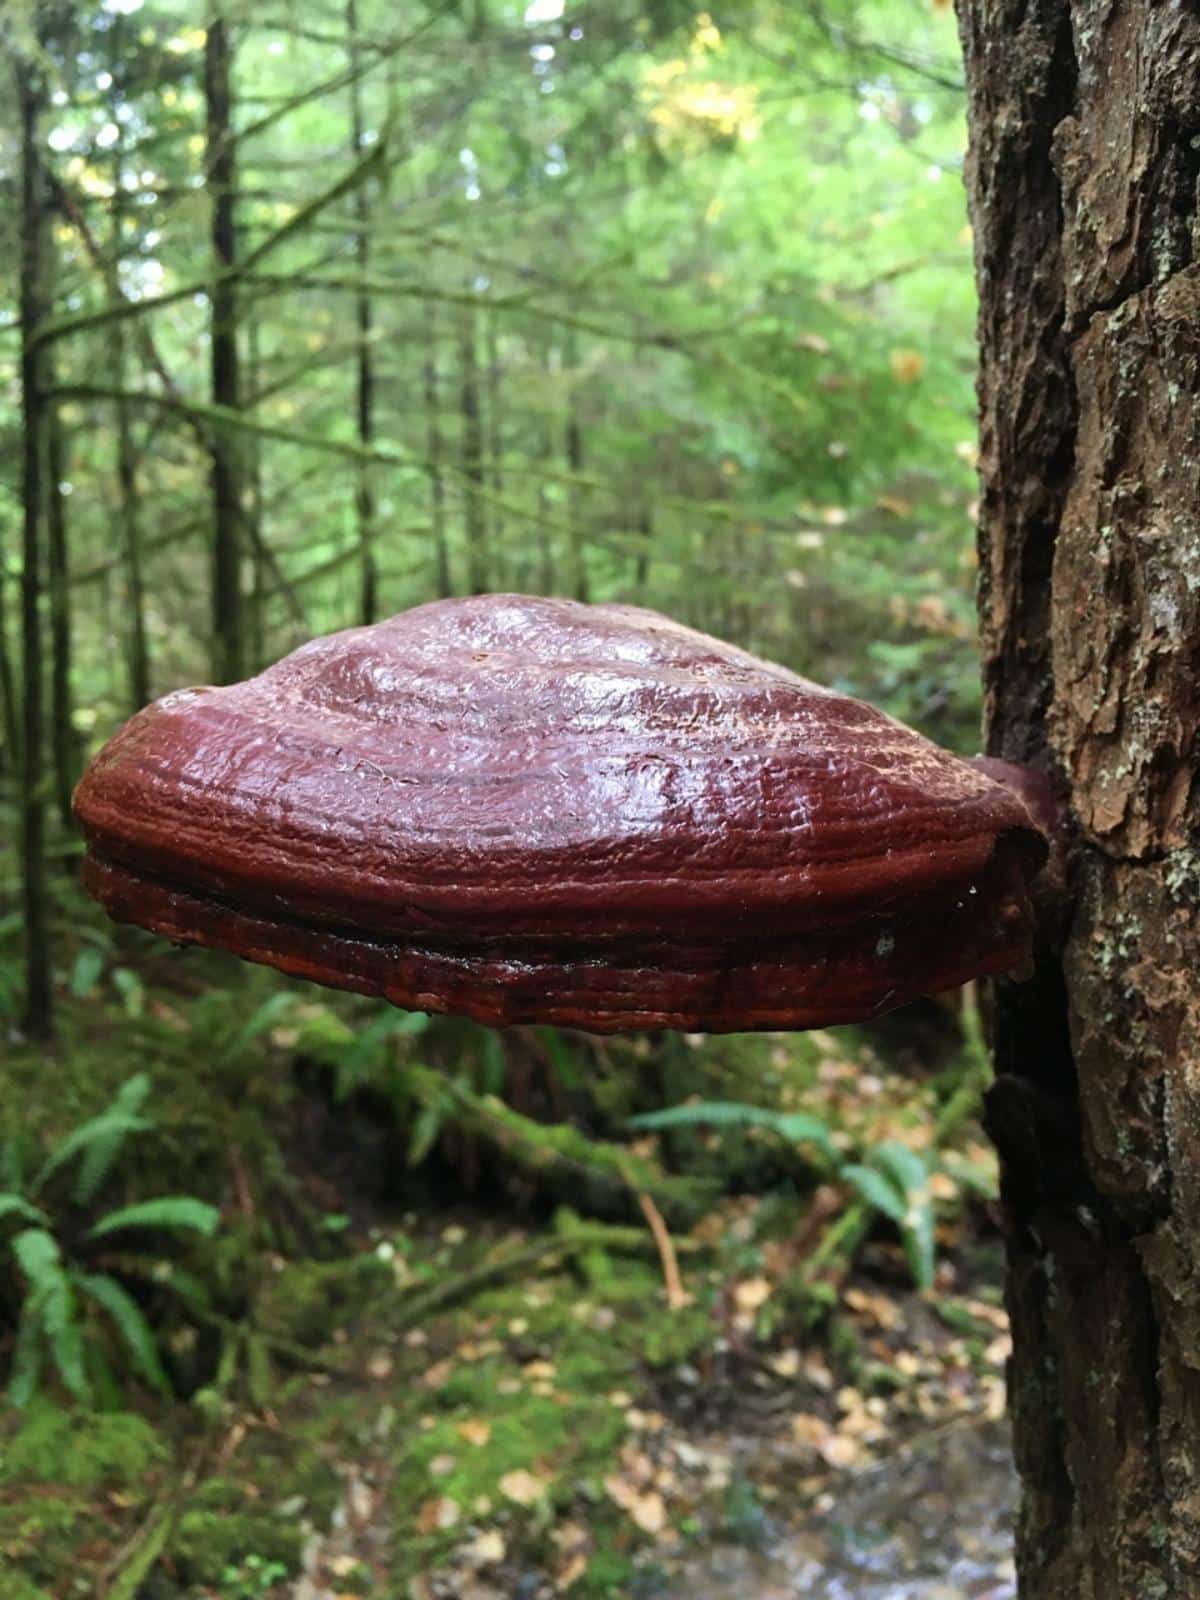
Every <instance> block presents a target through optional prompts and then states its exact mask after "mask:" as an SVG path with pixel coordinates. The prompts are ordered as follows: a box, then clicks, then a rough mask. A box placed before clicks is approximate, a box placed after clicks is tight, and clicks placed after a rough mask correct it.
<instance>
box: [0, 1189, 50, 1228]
mask: <svg viewBox="0 0 1200 1600" xmlns="http://www.w3.org/2000/svg"><path fill="white" fill-rule="evenodd" d="M8 1217H20V1218H21V1220H22V1221H23V1222H32V1223H36V1224H38V1225H39V1226H41V1227H49V1225H50V1219H49V1217H47V1215H46V1213H45V1212H44V1211H39V1210H38V1208H37V1206H34V1205H30V1203H29V1201H28V1200H26V1199H24V1198H23V1197H22V1196H21V1195H19V1194H0V1222H3V1221H5V1220H6V1218H8Z"/></svg>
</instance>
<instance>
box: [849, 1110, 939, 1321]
mask: <svg viewBox="0 0 1200 1600" xmlns="http://www.w3.org/2000/svg"><path fill="white" fill-rule="evenodd" d="M842 1177H843V1178H844V1179H845V1180H846V1182H847V1183H849V1184H851V1185H852V1186H853V1188H855V1189H856V1190H857V1191H858V1193H859V1195H860V1196H861V1197H862V1198H863V1200H865V1201H866V1203H867V1204H868V1205H869V1206H870V1207H872V1209H873V1210H875V1211H878V1212H880V1213H881V1214H882V1215H883V1216H885V1217H887V1218H889V1219H890V1220H891V1221H892V1222H894V1223H895V1224H896V1227H897V1228H898V1229H899V1231H900V1238H901V1240H902V1241H903V1244H904V1254H905V1256H906V1258H907V1260H908V1266H909V1270H910V1271H911V1273H912V1275H913V1281H914V1282H915V1283H916V1285H917V1287H918V1288H919V1289H928V1288H929V1287H930V1285H931V1284H932V1283H933V1266H934V1240H933V1226H934V1215H933V1197H932V1195H931V1193H930V1190H929V1168H928V1167H927V1166H926V1164H925V1162H924V1161H923V1160H922V1158H921V1157H920V1156H919V1155H918V1154H917V1153H916V1151H915V1150H910V1149H909V1148H908V1146H907V1145H903V1144H900V1143H898V1142H897V1141H896V1140H891V1139H889V1140H885V1141H884V1142H883V1143H882V1144H879V1145H876V1147H875V1148H874V1149H873V1150H871V1151H870V1152H869V1153H868V1155H867V1158H866V1161H865V1162H864V1163H861V1164H860V1163H856V1162H851V1163H850V1164H848V1165H847V1166H845V1167H843V1168H842Z"/></svg>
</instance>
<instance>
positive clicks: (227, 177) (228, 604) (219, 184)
mask: <svg viewBox="0 0 1200 1600" xmlns="http://www.w3.org/2000/svg"><path fill="white" fill-rule="evenodd" d="M230 53H231V52H230V44H229V28H228V24H227V23H226V20H225V18H224V17H223V16H221V15H220V14H219V13H218V14H217V15H216V16H214V17H213V18H212V20H211V22H210V23H209V27H208V32H207V34H206V35H205V42H204V102H205V111H206V117H207V153H206V170H207V174H208V188H209V194H210V196H211V200H212V227H211V240H212V254H213V259H212V269H213V288H212V335H211V347H212V348H211V358H212V397H213V403H214V404H215V405H219V406H224V407H226V408H227V409H229V410H231V411H236V410H238V408H239V406H240V404H241V385H240V381H239V375H238V341H237V290H236V287H235V285H234V281H233V279H232V278H231V277H230V276H229V272H230V269H231V268H232V267H233V265H234V263H235V262H236V260H237V229H236V221H235V215H234V211H235V206H236V189H237V168H236V160H235V154H234V142H233V126H232V113H233V101H232V89H231V75H230ZM239 448H240V447H239V442H238V439H237V436H236V435H235V434H234V433H233V432H232V430H230V429H227V428H222V427H219V426H218V427H215V428H214V429H213V432H212V496H213V562H212V672H213V681H214V682H216V683H232V682H233V681H234V680H236V679H238V678H240V677H241V676H242V671H243V643H244V641H243V636H242V573H241V566H242V515H243V507H242V484H241V478H242V474H241V464H240V460H239Z"/></svg>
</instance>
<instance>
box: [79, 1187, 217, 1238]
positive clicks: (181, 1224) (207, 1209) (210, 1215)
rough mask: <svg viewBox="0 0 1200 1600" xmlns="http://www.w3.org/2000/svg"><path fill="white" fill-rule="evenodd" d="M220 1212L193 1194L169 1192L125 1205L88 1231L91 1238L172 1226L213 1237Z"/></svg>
mask: <svg viewBox="0 0 1200 1600" xmlns="http://www.w3.org/2000/svg"><path fill="white" fill-rule="evenodd" d="M220 1217H221V1214H220V1212H219V1211H218V1210H217V1208H216V1207H215V1206H210V1205H206V1204H205V1202H204V1201H203V1200H194V1199H193V1198H192V1196H191V1195H183V1194H167V1195H161V1196H159V1198H158V1199H157V1200H140V1201H138V1203H137V1204H136V1205H132V1206H122V1207H121V1208H120V1209H119V1210H117V1211H110V1212H109V1213H108V1215H107V1216H104V1217H101V1219H100V1221H99V1222H97V1223H96V1225H95V1227H94V1228H92V1230H91V1232H90V1233H89V1234H88V1238H89V1239H103V1238H105V1237H106V1236H107V1235H108V1234H112V1233H119V1232H121V1231H122V1230H123V1229H127V1228H170V1229H179V1228H182V1229H184V1230H191V1231H192V1232H195V1233H202V1234H203V1235H204V1236H205V1237H206V1238H207V1237H209V1236H211V1235H212V1234H213V1233H214V1232H215V1231H216V1227H217V1223H218V1222H219V1221H220Z"/></svg>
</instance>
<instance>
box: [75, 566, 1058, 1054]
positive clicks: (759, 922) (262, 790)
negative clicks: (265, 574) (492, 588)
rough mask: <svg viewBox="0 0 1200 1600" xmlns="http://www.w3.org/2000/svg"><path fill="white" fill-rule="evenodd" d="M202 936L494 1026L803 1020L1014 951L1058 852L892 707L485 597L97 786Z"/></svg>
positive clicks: (126, 894)
mask: <svg viewBox="0 0 1200 1600" xmlns="http://www.w3.org/2000/svg"><path fill="white" fill-rule="evenodd" d="M75 807H76V812H77V815H78V817H79V820H80V822H81V823H82V825H83V829H84V832H85V834H86V836H87V842H88V846H89V853H88V859H87V865H86V882H87V884H88V887H89V888H90V889H91V891H92V893H93V894H95V895H96V896H97V898H98V899H99V900H100V901H101V902H102V903H103V904H104V905H105V906H106V907H107V909H108V910H109V912H110V913H111V914H112V915H113V916H114V917H116V918H118V919H119V920H122V921H128V922H137V923H140V924H141V925H142V926H143V927H147V928H152V929H154V930H155V931H156V932H159V933H162V934H165V935H166V936H167V937H168V938H170V939H174V940H177V941H181V942H194V943H197V944H203V945H215V946H219V947H221V948H223V949H228V950H232V951H234V952H235V953H236V954H238V955H241V956H244V957H246V958H247V959H248V960H251V961H261V962H266V963H267V964H268V965H270V966H274V967H279V968H281V969H282V970H283V971H285V972H291V973H296V974H299V975H300V976H301V977H305V978H311V979H313V980H314V981H316V982H318V983H325V984H331V985H333V986H335V987H337V988H344V989H356V990H360V991H362V992H363V993H366V994H377V995H382V996H384V997H386V998H387V999H388V1000H391V1001H393V1002H394V1003H395V1004H396V1005H401V1006H408V1007H412V1008H414V1009H418V1010H425V1011H454V1012H462V1013H465V1014H466V1015H468V1016H472V1017H476V1018H478V1019H479V1020H480V1021H483V1022H489V1023H498V1024H499V1023H513V1022H556V1023H565V1024H571V1025H574V1026H577V1027H581V1028H590V1029H593V1030H596V1031H598V1032H608V1031H612V1030H615V1029H620V1028H662V1027H669V1028H688V1029H705V1030H713V1031H717V1030H728V1029H737V1028H807V1027H817V1026H821V1025H824V1024H828V1023H834V1022H847V1021H852V1020H855V1019H859V1018H864V1017H870V1016H873V1015H875V1014H877V1013H879V1012H882V1011H886V1010H888V1009H889V1008H890V1007H893V1006H897V1005H900V1004H902V1003H903V1002H904V1001H906V1000H910V999H912V998H913V997H914V996H917V995H920V994H925V993H929V992H931V991H934V990H938V989H946V988H950V987H952V986H953V985H955V984H959V983H962V982H964V981H965V980H967V979H968V978H972V977H976V976H979V975H980V974H983V973H992V972H1002V971H1005V970H1007V969H1010V968H1012V967H1014V966H1016V965H1018V964H1020V963H1021V962H1022V961H1023V960H1024V959H1025V957H1026V955H1027V953H1028V946H1029V940H1030V933H1031V913H1030V909H1029V902H1028V897H1027V894H1026V886H1027V882H1028V880H1029V878H1030V877H1031V876H1032V875H1033V874H1034V873H1035V872H1036V871H1037V869H1038V867H1039V865H1040V864H1041V862H1042V860H1043V858H1044V855H1045V844H1044V841H1043V839H1042V837H1041V835H1040V834H1039V833H1038V832H1037V831H1036V829H1035V828H1034V826H1033V824H1032V822H1031V820H1030V817H1029V814H1028V812H1027V811H1026V809H1025V808H1024V806H1023V805H1022V804H1021V802H1020V800H1019V799H1018V798H1017V797H1016V796H1014V795H1013V794H1012V793H1010V792H1009V791H1008V790H1007V789H1005V788H1003V787H1001V786H1000V785H999V784H997V783H994V782H992V781H991V780H990V779H989V778H988V777H986V776H985V775H983V774H982V773H980V772H978V771H976V770H975V769H973V768H972V767H971V766H969V765H968V764H967V763H966V762H964V761H960V760H958V759H957V758H956V757H954V756H951V755H948V754H947V753H946V752H945V751H942V750H939V749H938V748H937V747H936V746H935V745H932V744H930V743H929V742H928V740H926V739H923V738H921V737H920V736H919V735H918V734H916V733H913V732H912V731H911V730H910V729H908V728H906V727H904V726H903V725H902V724H900V723H898V722H895V721H893V720H892V719H891V718H890V717H887V716H885V715H884V714H883V713H882V712H880V711H876V710H874V709H873V708H872V707H870V706H867V705H864V704H862V703H861V702H860V701H858V700H852V699H849V698H847V697H846V696H845V695H840V694H834V693H832V692H831V691H830V690H827V689H822V688H819V687H818V686H817V685H815V684H812V683H808V682H806V681H805V680H804V679H803V678H798V677H796V676H795V675H794V674H793V673H790V672H787V671H785V670H784V669H783V668H782V667H777V666H773V665H771V664H770V663H768V662H765V661H759V660H757V659H756V658H755V657H754V656H750V655H747V654H746V653H745V652H743V651H741V650H737V649H734V648H733V646H731V645H727V644H722V643H720V642H719V641H718V640H716V639H710V638H708V637H707V636H706V635H704V634H701V633H696V632H693V631H692V630H691V629H688V628H684V627H680V626H679V625H678V624H676V623H674V622H670V621H668V619H667V618H665V617H661V616H658V615H656V614H655V613H654V612H652V611H643V610H639V609H636V608H634V607H631V606H616V605H609V606H584V605H578V604H575V603H574V602H572V601H567V600H540V599H530V598H526V597H523V596H517V595H489V596H483V597H479V598H475V599H465V600H445V601H439V602H437V603H435V604H433V605H426V606H420V607H418V608H417V609H416V610H414V611H408V612H405V613H403V614H402V615H401V616H398V617H393V618H391V619H390V621H387V622H381V623H378V624H377V625H376V626H374V627H369V628H355V629H351V630H350V631H348V632H346V633H337V634H332V635H330V636H329V637H328V638H323V639H314V640H313V641H312V643H311V644H307V645H305V646H304V647H303V648H302V649H300V650H297V651H296V652H295V653H294V654H293V655H290V656H288V657H287V658H286V659H285V660H283V661H280V662H279V663H278V664H277V665H275V666H273V667H271V668H269V669H268V671H266V672H264V673H262V674H260V675H259V676H258V677H257V678H252V679H250V680H249V681H248V682H246V683H239V684H235V685H233V686H232V687H230V688H223V689H185V690H182V691H180V692H179V693H176V694H170V695H167V696H166V697H165V698H164V699H162V700H159V701H158V702H157V704H155V705H152V706H150V707H148V708H147V709H146V710H145V711H142V712H141V713H139V715H138V716H136V717H134V718H133V720H132V721H131V722H129V723H127V724H126V726H125V727H124V728H122V729H121V731H120V732H119V733H118V734H117V735H116V737H115V738H114V739H112V740H111V741H110V743H109V744H108V745H107V746H106V747H105V748H104V749H103V750H102V751H101V752H100V754H99V755H98V756H97V757H96V759H95V760H94V761H93V762H92V764H91V766H90V768H89V769H88V771H87V773H86V774H85V776H84V778H83V781H82V782H81V783H80V785H79V789H78V791H77V793H76V797H75Z"/></svg>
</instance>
